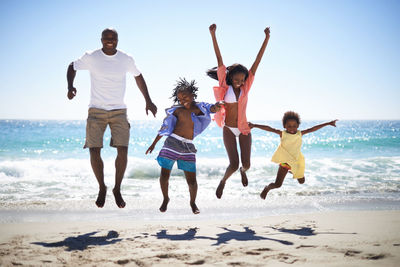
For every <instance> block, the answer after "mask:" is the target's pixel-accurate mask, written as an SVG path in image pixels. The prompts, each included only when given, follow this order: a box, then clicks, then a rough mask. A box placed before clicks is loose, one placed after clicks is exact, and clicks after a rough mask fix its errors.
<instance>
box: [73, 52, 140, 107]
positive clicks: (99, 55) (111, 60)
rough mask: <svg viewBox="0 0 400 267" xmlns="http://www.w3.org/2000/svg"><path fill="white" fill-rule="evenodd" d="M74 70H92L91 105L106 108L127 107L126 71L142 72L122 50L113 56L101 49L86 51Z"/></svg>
mask: <svg viewBox="0 0 400 267" xmlns="http://www.w3.org/2000/svg"><path fill="white" fill-rule="evenodd" d="M74 70H89V71H90V80H91V90H90V104H89V107H91V108H99V109H104V110H112V109H122V108H126V105H125V103H124V97H125V89H126V73H127V72H129V73H131V74H133V75H134V76H135V77H136V76H139V75H140V74H141V73H140V71H139V70H138V69H137V68H136V65H135V61H134V60H133V58H132V57H131V56H130V55H128V54H126V53H124V52H122V51H120V50H117V53H115V55H112V56H108V55H106V54H104V52H103V51H102V50H101V49H98V50H95V51H92V52H86V53H85V54H84V55H83V56H82V57H81V58H80V59H78V60H76V61H74Z"/></svg>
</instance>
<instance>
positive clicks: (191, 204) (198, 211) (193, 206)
mask: <svg viewBox="0 0 400 267" xmlns="http://www.w3.org/2000/svg"><path fill="white" fill-rule="evenodd" d="M190 207H192V211H193V213H194V214H199V213H200V210H199V208H198V207H197V206H196V203H190Z"/></svg>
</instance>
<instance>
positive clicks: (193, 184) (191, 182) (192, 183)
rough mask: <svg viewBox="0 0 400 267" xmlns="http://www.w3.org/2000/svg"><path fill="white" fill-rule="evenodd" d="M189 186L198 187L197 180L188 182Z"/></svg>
mask: <svg viewBox="0 0 400 267" xmlns="http://www.w3.org/2000/svg"><path fill="white" fill-rule="evenodd" d="M187 183H188V185H189V186H197V181H196V180H188V181H187Z"/></svg>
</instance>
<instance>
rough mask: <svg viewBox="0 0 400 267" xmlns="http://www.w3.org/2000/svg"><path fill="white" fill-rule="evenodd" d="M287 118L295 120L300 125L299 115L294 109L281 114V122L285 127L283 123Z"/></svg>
mask: <svg viewBox="0 0 400 267" xmlns="http://www.w3.org/2000/svg"><path fill="white" fill-rule="evenodd" d="M288 120H295V121H296V122H297V124H298V125H300V122H301V121H300V115H299V114H298V113H296V112H294V111H287V112H285V114H283V118H282V124H283V127H285V124H286V122H287V121H288Z"/></svg>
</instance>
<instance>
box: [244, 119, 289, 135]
mask: <svg viewBox="0 0 400 267" xmlns="http://www.w3.org/2000/svg"><path fill="white" fill-rule="evenodd" d="M248 124H249V127H250V129H253V128H258V129H261V130H264V131H267V132H271V133H276V134H279V135H280V136H282V131H281V130H278V129H274V128H272V127H270V126H268V125H261V124H253V123H251V122H248Z"/></svg>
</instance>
